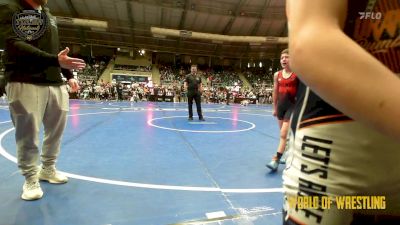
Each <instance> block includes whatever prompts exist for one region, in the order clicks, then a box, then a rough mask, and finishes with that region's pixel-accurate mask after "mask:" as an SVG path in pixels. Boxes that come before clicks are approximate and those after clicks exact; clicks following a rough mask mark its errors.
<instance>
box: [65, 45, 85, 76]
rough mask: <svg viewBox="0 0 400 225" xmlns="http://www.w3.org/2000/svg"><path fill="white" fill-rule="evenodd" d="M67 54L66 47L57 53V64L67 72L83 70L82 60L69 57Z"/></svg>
mask: <svg viewBox="0 0 400 225" xmlns="http://www.w3.org/2000/svg"><path fill="white" fill-rule="evenodd" d="M68 53H69V48H68V47H66V48H65V49H64V50H62V51H60V52H59V53H58V63H59V64H60V66H61V67H62V68H64V69H69V70H72V69H74V70H82V69H83V68H85V66H86V63H85V61H83V59H78V58H72V57H69V56H68Z"/></svg>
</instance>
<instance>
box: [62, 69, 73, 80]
mask: <svg viewBox="0 0 400 225" xmlns="http://www.w3.org/2000/svg"><path fill="white" fill-rule="evenodd" d="M61 73H62V75H63V76H64V77H65V78H67V80H69V79H72V78H74V74H72V71H71V70H69V69H64V68H61Z"/></svg>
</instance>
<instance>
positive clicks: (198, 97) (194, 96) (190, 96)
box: [187, 92, 203, 119]
mask: <svg viewBox="0 0 400 225" xmlns="http://www.w3.org/2000/svg"><path fill="white" fill-rule="evenodd" d="M187 97H188V108H189V118H192V117H193V99H194V101H195V102H196V108H197V115H198V116H199V119H201V118H203V114H202V112H201V94H200V93H199V92H194V93H191V92H188V94H187Z"/></svg>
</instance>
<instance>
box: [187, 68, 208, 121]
mask: <svg viewBox="0 0 400 225" xmlns="http://www.w3.org/2000/svg"><path fill="white" fill-rule="evenodd" d="M184 85H185V90H187V98H188V108H189V121H192V120H193V99H194V101H195V102H196V108H197V115H198V116H199V120H200V121H205V120H204V118H203V113H202V111H201V93H202V91H203V87H202V85H201V77H200V76H199V75H198V74H197V66H196V65H192V66H191V68H190V74H188V75H187V76H186V78H185V84H184Z"/></svg>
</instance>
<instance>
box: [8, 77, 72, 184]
mask: <svg viewBox="0 0 400 225" xmlns="http://www.w3.org/2000/svg"><path fill="white" fill-rule="evenodd" d="M6 91H7V97H8V101H9V105H10V114H11V119H12V122H13V124H14V127H15V140H16V143H17V158H18V167H19V168H20V170H21V173H22V175H23V176H25V178H26V179H36V176H37V172H38V168H37V164H38V159H39V147H38V146H39V132H40V127H41V124H43V127H44V137H43V147H42V153H41V161H42V164H43V165H44V166H53V165H55V163H56V159H57V156H58V154H59V152H60V144H61V137H62V134H63V132H64V129H65V125H66V121H67V112H68V109H69V95H68V91H67V88H66V85H62V86H41V85H34V84H27V83H19V82H11V83H8V84H7V86H6Z"/></svg>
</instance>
